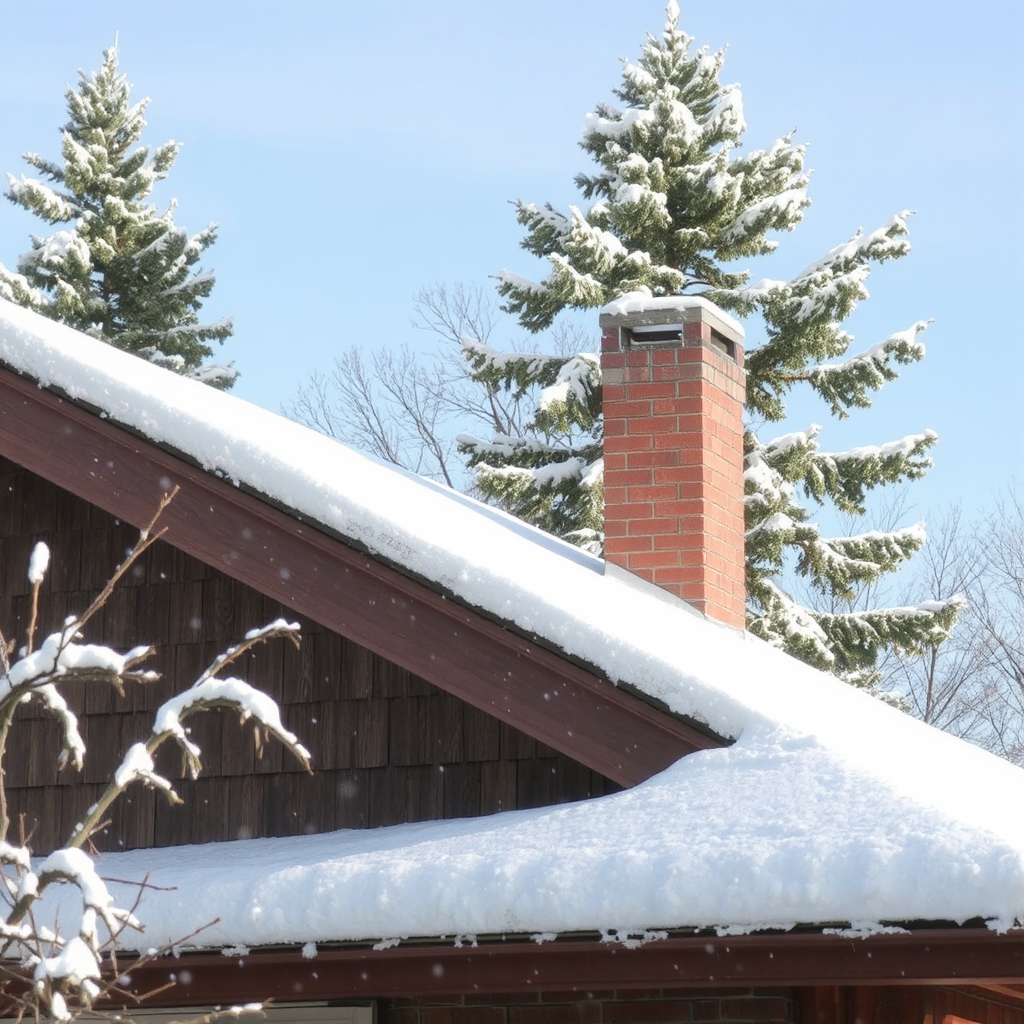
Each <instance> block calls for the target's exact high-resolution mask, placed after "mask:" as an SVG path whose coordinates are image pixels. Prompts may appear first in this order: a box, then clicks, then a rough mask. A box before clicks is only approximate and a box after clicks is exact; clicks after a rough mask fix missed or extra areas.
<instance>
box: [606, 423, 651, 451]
mask: <svg viewBox="0 0 1024 1024" xmlns="http://www.w3.org/2000/svg"><path fill="white" fill-rule="evenodd" d="M604 447H605V451H607V450H608V449H609V447H611V450H612V451H618V452H642V451H646V450H647V449H649V448H653V447H654V442H653V441H652V440H651V438H649V437H644V435H643V434H627V435H626V436H625V437H608V431H607V428H606V430H605V439H604Z"/></svg>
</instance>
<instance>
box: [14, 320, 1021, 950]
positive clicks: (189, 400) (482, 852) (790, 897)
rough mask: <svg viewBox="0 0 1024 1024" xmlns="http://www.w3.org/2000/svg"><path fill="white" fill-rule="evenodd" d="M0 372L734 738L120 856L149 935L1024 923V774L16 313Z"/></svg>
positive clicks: (612, 579) (383, 474)
mask: <svg viewBox="0 0 1024 1024" xmlns="http://www.w3.org/2000/svg"><path fill="white" fill-rule="evenodd" d="M0 363H3V364H4V365H6V366H9V367H11V368H12V369H14V370H16V371H18V372H20V373H22V374H25V375H27V376H28V377H30V378H32V379H33V380H36V381H38V382H39V384H40V385H41V386H53V387H56V388H59V389H60V390H61V391H63V392H64V393H66V394H67V395H69V396H70V397H71V398H73V399H75V400H78V401H80V402H82V403H85V404H87V405H89V406H91V407H93V408H96V409H98V410H99V411H100V412H101V414H102V415H104V416H106V417H108V418H109V419H110V420H112V421H115V422H118V423H121V424H124V425H126V426H129V427H130V428H131V429H133V430H134V431H137V432H138V433H140V434H142V435H144V436H145V437H148V438H151V439H152V440H153V441H155V442H159V443H161V444H164V445H169V446H171V447H172V448H175V449H177V450H179V451H181V452H183V453H186V454H188V455H189V456H191V457H192V458H194V459H195V460H197V461H198V462H199V463H200V464H201V465H203V466H204V467H206V468H207V469H208V470H210V471H216V472H218V473H220V474H223V475H226V476H227V477H228V478H230V479H233V480H236V481H238V482H240V483H244V484H245V485H246V486H248V487H249V488H252V489H253V490H255V491H257V492H259V493H261V494H263V495H266V496H267V497H268V498H270V499H272V500H274V501H276V502H280V503H282V504H285V505H287V506H289V507H291V508H293V509H295V510H296V511H297V512H299V513H301V514H302V515H303V516H304V517H306V518H308V519H311V520H314V521H316V522H319V523H321V524H323V525H324V526H326V527H328V528H329V529H330V530H331V531H334V532H337V533H339V534H341V535H342V536H345V537H349V538H352V539H353V540H355V541H357V542H358V543H360V544H362V545H365V547H366V548H367V549H369V550H370V551H371V552H373V553H375V554H377V555H379V556H380V557H381V558H383V559H386V560H387V561H389V562H391V563H393V564H397V565H399V566H402V567H404V568H405V569H406V570H407V571H409V572H411V573H413V574H415V575H417V576H420V577H422V578H426V579H429V580H433V581H436V582H437V583H438V584H439V585H441V586H443V587H444V588H445V589H446V590H448V591H449V592H450V593H452V594H454V595H456V596H457V597H458V598H459V599H460V600H461V601H463V602H465V603H466V604H467V605H470V606H473V607H477V608H480V609H483V610H485V611H486V612H487V613H488V614H490V615H493V616H496V617H498V618H500V619H502V620H504V621H507V622H510V623H514V624H515V625H516V626H518V627H519V628H521V629H523V630H524V631H527V632H529V633H535V634H538V635H540V636H541V637H543V638H545V639H546V640H547V641H548V642H549V643H550V644H551V645H553V646H555V647H557V648H559V649H561V650H563V651H565V652H566V654H567V655H570V656H572V657H575V658H580V659H583V660H584V661H586V662H588V663H589V664H591V665H594V666H596V667H597V668H598V669H599V670H601V671H602V672H604V673H606V674H607V676H608V677H609V678H610V679H612V680H616V681H623V682H626V683H628V684H630V685H631V686H633V687H635V688H637V689H638V690H640V691H642V692H644V693H646V694H648V695H649V696H650V697H652V698H655V699H657V700H660V701H663V702H664V703H665V704H666V705H667V706H668V707H669V708H670V709H672V710H673V711H676V712H678V713H680V714H683V715H687V716H691V717H693V718H697V719H700V720H702V721H704V722H706V723H707V724H708V725H709V726H710V727H711V729H712V730H714V731H715V732H717V733H719V734H720V735H726V736H733V737H736V742H735V744H734V745H733V746H731V747H729V748H725V749H716V750H709V751H702V752H699V753H695V754H691V755H689V756H688V757H686V758H684V759H683V760H681V761H680V762H678V763H677V764H676V765H674V766H673V767H671V768H670V769H668V770H667V771H665V772H663V773H662V774H661V775H658V776H656V777H655V778H652V779H651V780H649V781H648V782H646V783H643V784H641V785H639V786H637V787H635V788H634V789H632V790H629V791H627V792H623V793H619V794H616V795H614V796H608V797H603V798H600V799H597V800H592V801H587V802H585V803H581V804H575V805H567V806H561V807H555V808H546V809H540V810H532V811H516V812H508V813H504V814H499V815H495V816H492V817H487V818H482V819H473V820H463V821H447V822H436V823H429V824H415V825H402V826H394V827H390V828H385V829H378V830H373V831H369V832H366V831H348V832H339V833H333V834H330V835H323V836H308V837H302V838H295V839H265V840H248V841H239V842H237V843H231V844H212V845H210V846H206V847H193V848H189V849H187V850H183V849H181V848H175V849H170V850H165V851H137V852H133V853H126V854H117V855H107V856H105V857H104V858H103V861H102V863H101V870H102V871H103V872H104V873H105V874H109V875H112V876H117V877H119V878H125V877H136V876H137V877H139V878H141V877H142V876H143V875H144V874H145V873H146V872H147V871H149V872H151V879H150V880H151V882H153V883H154V884H155V885H158V886H166V885H171V884H177V885H179V886H180V889H179V890H178V892H165V891H157V890H147V891H146V893H145V894H144V896H143V902H142V905H141V907H140V910H139V916H140V917H142V918H143V919H144V920H145V921H147V922H148V929H149V935H148V938H147V942H150V941H152V942H153V943H157V942H159V941H161V940H163V939H166V938H169V937H170V938H173V937H177V936H181V935H184V934H188V933H189V932H190V931H192V930H193V928H195V927H197V926H199V925H201V924H203V923H205V922H206V921H207V920H208V919H209V918H210V917H211V916H212V914H213V913H216V914H219V915H220V917H221V922H220V923H219V924H218V925H216V926H214V927H213V928H211V929H210V930H209V931H207V932H204V933H203V935H202V937H201V939H199V940H198V941H201V942H202V943H203V944H206V945H214V946H216V945H236V944H244V945H257V944H264V943H282V942H299V941H301V942H308V941H312V942H318V941H331V940H346V939H359V940H366V939H369V940H381V939H389V938H399V937H406V936H420V937H436V936H439V935H449V936H451V935H457V934H479V933H490V932H510V931H514V932H521V933H559V932H572V931H580V930H594V929H601V930H609V929H629V930H632V931H634V932H635V931H643V930H651V929H668V928H678V927H687V926H709V927H711V926H716V927H720V928H723V929H728V930H734V931H744V930H751V929H755V928H760V927H765V926H771V927H780V928H784V927H788V926H790V925H792V924H795V923H803V924H832V923H837V922H838V923H867V924H877V923H878V922H893V921H895V922H898V921H914V920H953V921H963V920H968V919H972V918H976V917H981V918H984V919H986V920H988V921H989V922H991V923H992V924H993V925H994V926H998V927H1009V926H1011V925H1012V924H1013V923H1014V921H1015V920H1018V919H1021V920H1024V816H1022V815H1021V814H1020V813H1019V808H1020V807H1021V806H1022V805H1024V772H1022V771H1021V770H1020V769H1018V768H1015V767H1013V766H1011V765H1010V764H1008V763H1006V762H1004V761H1002V760H1000V759H998V758H996V757H994V756H992V755H990V754H987V753H985V752H983V751H981V750H978V749H976V748H974V747H972V746H970V745H968V744H966V743H963V742H961V741H960V740H957V739H955V738H953V737H951V736H949V735H946V734H944V733H941V732H939V731H937V730H935V729H932V728H930V727H928V726H925V725H923V724H921V723H919V722H917V721H914V720H913V719H911V718H909V717H908V716H906V715H904V714H902V713H900V712H898V711H895V710H893V709H891V708H889V707H887V706H886V705H884V704H882V703H880V702H878V701H876V700H874V699H873V698H871V697H869V696H866V695H865V694H863V693H861V692H858V691H856V690H854V689H852V688H851V687H849V686H846V685H845V684H843V683H841V682H839V681H838V680H836V679H835V678H833V677H831V676H828V675H824V674H822V673H820V672H818V671H816V670H814V669H811V668H809V667H808V666H806V665H803V664H802V663H800V662H797V661H795V660H793V659H792V658H790V657H788V656H787V655H785V654H782V653H780V652H779V651H777V650H775V649H773V648H771V647H769V646H768V645H766V644H764V643H763V642H761V641H759V640H757V639H755V638H752V637H749V636H745V635H743V634H741V633H738V632H735V631H732V630H729V629H726V628H723V627H720V626H717V625H715V624H714V623H711V622H708V621H706V620H704V619H703V618H701V617H700V616H697V615H693V614H689V613H687V611H686V609H684V608H683V607H682V606H680V605H679V603H678V602H676V601H674V600H673V599H670V598H665V597H664V596H663V595H657V596H656V595H652V594H651V593H650V592H649V591H648V590H647V589H646V588H643V587H640V588H637V587H634V586H631V585H630V584H629V582H628V580H625V579H623V576H622V574H621V573H607V574H606V573H604V572H603V571H602V569H603V566H602V563H601V562H600V561H599V560H596V559H593V558H590V557H588V556H586V555H583V554H581V553H580V552H578V551H576V550H575V549H571V548H569V547H568V546H566V545H563V544H561V543H560V542H558V541H556V540H553V539H552V538H550V537H547V536H545V535H543V534H541V533H538V532H537V531H535V530H532V529H531V528H529V527H526V526H523V525H522V524H520V523H517V522H515V521H513V520H510V519H509V518H508V517H506V516H503V515H501V514H500V513H496V512H495V511H494V510H492V509H487V508H485V507H484V506H482V505H480V504H478V503H476V502H474V501H472V500H471V499H469V498H466V497H464V496H462V495H458V494H455V493H453V492H451V491H449V490H446V489H444V488H441V487H438V486H436V485H434V484H432V483H430V482H428V481H425V480H422V479H420V478H418V477H415V476H412V475H410V474H408V473H404V472H402V471H399V470H396V469H394V468H392V467H389V466H383V465H380V464H378V463H376V462H374V461H372V460H370V459H367V458H365V457H364V456H362V455H360V454H358V453H356V452H353V451H351V450H349V449H347V448H345V447H344V446H342V445H340V444H338V443H336V442H334V441H332V440H329V439H328V438H325V437H322V436H320V435H318V434H316V433H313V432H311V431H309V430H307V429H306V428H304V427H301V426H299V425H297V424H295V423H292V422H290V421H288V420H286V419H283V418H282V417H280V416H277V415H275V414H273V413H270V412H267V411H266V410H263V409H259V408H256V407H254V406H252V405H250V404H248V403H246V402H244V401H242V400H240V399H238V398H235V397H233V396H231V395H227V394H222V393H219V392H214V391H212V390H211V389H209V388H206V387H204V386H203V385H201V384H198V383H195V382H191V381H188V380H185V379H183V378H180V377H177V376H174V375H173V374H171V373H169V372H168V371H165V370H162V369H160V368H157V367H154V366H152V365H150V364H148V363H146V362H144V361H143V360H141V359H138V358H136V357H134V356H130V355H126V354H124V353H122V352H119V351H117V350H115V349H113V348H110V347H108V346H106V345H104V344H102V343H99V342H96V341H93V340H91V339H89V338H86V337H84V336H82V335H80V334H78V333H76V332H74V331H71V330H69V329H67V328H65V327H62V326H60V325H57V324H54V323H52V322H50V321H47V320H44V319H42V318H39V317H37V316H35V315H34V314H32V313H29V312H26V311H24V310H22V309H19V308H17V307H15V306H12V305H10V304H8V303H5V302H0ZM303 738H305V739H307V740H308V738H306V737H303ZM129 902H131V900H130V899H129Z"/></svg>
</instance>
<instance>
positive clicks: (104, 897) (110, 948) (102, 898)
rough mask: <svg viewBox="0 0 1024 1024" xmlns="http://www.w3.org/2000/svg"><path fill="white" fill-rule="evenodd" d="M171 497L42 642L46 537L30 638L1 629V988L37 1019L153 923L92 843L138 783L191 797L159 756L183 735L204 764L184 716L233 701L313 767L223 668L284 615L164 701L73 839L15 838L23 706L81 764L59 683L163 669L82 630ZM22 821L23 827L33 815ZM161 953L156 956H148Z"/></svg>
mask: <svg viewBox="0 0 1024 1024" xmlns="http://www.w3.org/2000/svg"><path fill="white" fill-rule="evenodd" d="M172 498H173V494H171V495H167V496H165V497H164V499H163V501H162V502H161V504H160V508H159V510H158V511H157V514H156V515H155V516H154V517H153V520H152V521H151V522H150V523H149V525H148V526H147V527H146V528H145V529H143V530H142V532H141V534H140V537H139V540H138V542H137V543H136V544H135V546H134V547H133V548H132V550H131V551H130V552H129V554H128V556H127V558H126V559H125V561H124V562H123V563H122V564H121V565H120V566H119V567H118V569H117V571H116V572H115V573H114V575H113V576H112V577H111V579H110V581H109V582H108V583H107V585H106V586H105V587H104V588H103V590H102V591H101V592H100V594H99V595H98V596H97V597H96V599H95V600H94V601H93V602H92V603H91V604H90V605H89V607H88V608H87V609H86V610H85V611H84V612H82V613H80V614H78V615H73V616H71V617H69V618H68V619H67V620H66V621H65V622H64V623H63V625H61V626H60V628H59V629H58V630H57V631H56V632H54V633H51V634H50V635H48V636H46V637H45V638H44V639H43V640H42V641H41V642H40V643H39V644H38V646H37V645H36V631H37V619H38V614H37V613H38V607H39V591H40V587H41V585H42V583H43V580H44V578H45V574H46V571H47V569H48V566H49V558H50V553H49V550H48V548H47V547H46V545H45V544H43V543H41V542H40V543H38V544H37V545H36V546H35V548H34V549H33V552H32V555H31V558H30V560H29V569H28V580H29V584H30V592H29V602H30V609H29V622H28V626H27V629H26V633H25V637H24V644H23V646H22V647H21V648H20V649H18V650H17V652H16V647H17V643H16V641H14V640H13V639H12V640H7V639H5V638H4V637H3V635H2V634H0V953H2V957H3V965H2V966H0V994H2V996H3V998H5V999H6V1000H8V1001H9V1002H10V1003H11V1004H13V1005H14V1007H16V1008H17V1009H18V1010H19V1011H20V1012H22V1013H27V1014H28V1016H29V1017H38V1016H40V1015H41V1016H48V1017H52V1018H54V1019H56V1020H58V1021H67V1020H71V1019H73V1018H75V1017H77V1016H78V1015H79V1014H80V1013H81V1012H82V1011H83V1010H85V1009H88V1008H89V1007H91V1006H92V1005H93V1004H94V1003H95V1002H96V1001H97V1000H100V999H102V998H103V997H104V996H106V995H108V994H110V993H111V992H113V991H114V986H116V985H117V981H118V978H119V977H120V976H121V974H122V969H120V968H119V967H118V964H117V960H116V957H115V953H114V947H115V943H116V940H117V937H118V936H119V935H120V934H121V932H122V931H123V930H124V929H126V928H129V929H138V930H139V931H142V929H143V925H142V922H140V921H139V920H138V918H137V917H136V916H135V913H134V909H135V908H133V907H129V908H126V907H120V906H118V905H117V904H116V902H115V901H114V899H113V897H112V896H111V895H110V893H109V891H108V889H107V886H106V884H105V883H104V881H103V879H102V878H101V877H100V876H99V875H98V874H97V872H96V869H95V867H94V865H93V861H92V858H91V857H90V856H89V854H88V853H87V852H86V847H87V846H88V845H89V840H90V838H91V837H92V836H93V835H95V834H96V833H97V832H98V831H99V830H101V829H102V828H103V827H105V823H106V820H107V812H108V811H109V809H110V807H111V805H112V804H113V803H114V802H115V801H116V800H118V798H120V797H121V796H122V795H123V794H124V792H125V791H126V790H127V789H128V787H129V786H131V785H132V784H134V783H142V784H143V785H144V786H147V787H149V788H152V789H156V790H160V791H161V792H163V793H164V795H165V796H166V798H167V799H168V800H169V801H170V802H171V803H180V802H181V800H180V798H179V797H178V795H177V794H176V793H175V792H174V789H173V787H172V785H171V783H170V781H169V780H168V779H166V778H164V777H163V776H162V775H160V774H159V773H158V772H157V770H156V767H155V764H154V761H153V755H154V754H155V753H156V751H157V750H158V749H159V748H160V747H161V746H162V745H163V744H164V743H165V742H167V741H168V740H170V741H173V742H174V743H175V744H176V745H177V746H178V747H179V748H180V750H181V752H182V755H183V758H184V761H185V764H186V766H187V768H188V771H189V773H190V775H191V777H192V778H195V777H196V776H197V775H198V774H199V771H200V770H201V767H202V761H201V758H202V751H201V750H200V749H199V748H198V747H197V746H196V744H195V743H194V742H193V741H192V739H191V738H190V737H189V734H188V731H187V730H186V728H185V727H184V724H183V723H184V722H185V721H186V720H187V719H188V718H189V717H190V716H191V715H193V714H196V713H199V712H202V711H208V710H210V709H212V708H231V709H233V710H235V711H236V712H237V713H238V714H239V716H240V718H241V721H242V722H247V721H248V722H251V723H252V724H253V725H254V727H255V729H256V737H257V749H258V750H259V749H261V747H262V742H263V740H264V739H265V738H266V737H268V736H275V737H276V738H277V739H278V740H280V741H281V742H282V743H283V744H284V745H285V746H286V747H287V748H288V749H289V750H291V752H292V753H293V754H294V756H295V757H296V758H297V759H298V761H299V762H300V763H301V764H302V765H303V767H305V768H306V769H307V770H308V769H309V751H308V750H306V748H305V747H303V746H302V744H301V743H300V742H299V741H298V739H297V737H296V736H295V735H294V734H293V733H291V732H289V731H288V730H287V729H285V728H284V726H283V725H282V724H281V717H280V713H279V711H278V707H277V705H276V704H275V703H274V701H273V700H271V699H270V698H269V697H268V696H267V695H266V694H264V693H262V692H260V691H258V690H256V689H254V688H253V687H251V686H250V685H249V684H248V683H246V682H244V681H243V680H241V679H236V678H232V677H230V676H226V677H225V676H222V675H221V674H220V673H222V672H223V671H224V670H225V669H227V668H228V667H229V666H231V665H232V663H233V662H235V661H236V660H237V659H238V658H239V657H241V656H242V655H243V654H244V653H245V652H247V651H248V650H249V649H250V648H252V647H253V646H254V645H256V644H260V643H263V642H265V641H267V640H270V639H273V638H277V637H284V638H288V639H290V640H291V641H292V642H293V643H295V644H298V636H297V633H298V628H299V627H298V625H296V624H293V623H288V622H286V621H284V620H283V619H282V620H278V621H276V622H272V623H270V624H269V625H267V626H264V627H263V628H261V629H254V630H252V631H250V632H249V633H248V634H247V635H246V636H245V638H244V639H243V640H242V642H241V643H239V644H238V645H237V646H234V647H231V648H229V649H228V650H227V651H225V652H224V653H223V654H221V655H219V656H218V657H217V658H216V659H215V660H214V661H213V663H212V664H211V665H210V666H209V668H207V669H206V670H205V671H204V672H203V673H202V674H201V675H200V676H199V678H198V679H197V680H196V682H195V683H194V684H193V685H192V686H191V687H190V688H188V689H186V690H185V691H183V692H182V693H180V694H178V695H177V696H175V697H172V698H171V699H170V700H168V701H166V702H165V703H164V704H163V705H162V706H161V707H160V708H159V709H158V710H157V712H156V715H155V718H154V724H153V728H152V731H151V733H150V735H149V737H148V738H147V739H146V740H145V741H140V742H138V743H135V744H133V745H132V746H131V747H130V748H129V749H128V751H127V753H126V754H125V755H124V758H123V760H122V762H121V765H120V766H119V767H118V768H117V770H116V771H115V772H114V775H113V777H112V778H111V780H110V781H109V783H108V784H107V786H106V788H105V789H104V790H103V792H102V794H101V795H100V797H99V799H98V800H97V801H96V802H95V803H94V804H93V805H92V806H91V807H88V808H82V816H81V818H80V819H79V820H78V823H77V824H76V825H75V826H74V828H73V829H72V830H71V833H70V834H69V835H68V836H67V838H66V840H65V845H64V846H63V848H61V849H58V850H55V851H54V852H52V853H50V854H49V855H48V856H47V857H45V858H44V859H43V860H41V861H34V860H33V859H32V857H31V849H30V845H29V844H30V842H31V840H30V839H26V837H25V836H24V834H22V835H21V836H20V837H19V839H18V841H17V842H15V841H13V840H12V838H11V831H12V822H11V821H10V816H9V812H8V802H7V792H6V787H5V785H4V784H3V760H4V757H5V755H6V752H7V738H8V736H9V734H10V732H11V730H12V729H16V728H17V727H18V722H17V721H16V720H15V711H16V710H17V708H18V707H20V706H21V705H24V704H36V705H37V706H39V707H40V708H42V709H43V710H44V711H45V712H47V713H49V714H51V715H53V716H54V717H56V718H57V720H58V721H59V723H60V725H61V733H62V748H61V750H60V751H59V752H57V760H58V763H59V765H60V766H61V767H63V766H65V765H70V766H71V767H72V768H75V769H81V768H82V765H83V760H84V758H85V756H86V749H85V744H84V743H83V741H82V737H81V735H80V733H79V730H78V720H77V718H76V716H75V714H74V712H73V711H72V710H71V709H70V708H69V707H68V705H67V702H66V701H65V700H64V698H63V696H62V695H61V692H60V690H61V688H62V687H63V686H64V685H66V684H68V683H70V682H75V681H78V682H84V683H86V684H87V685H89V686H103V685H109V686H113V687H114V688H115V689H116V690H117V691H118V693H119V694H121V695H123V694H124V686H125V684H126V683H138V684H145V683H148V682H153V681H155V680H156V679H157V678H158V676H157V673H155V672H152V671H147V670H145V669H143V668H141V667H140V666H141V664H142V662H144V661H145V660H146V659H147V658H148V657H149V656H151V655H152V654H153V653H154V650H153V648H151V647H136V648H133V649H132V650H130V651H128V652H126V653H123V654H122V653H119V652H117V651H115V650H113V649H111V648H109V647H106V646H103V645H100V644H88V643H85V642H83V640H82V633H83V630H84V629H85V627H86V625H87V624H88V622H89V621H90V620H91V619H92V618H93V617H94V616H95V615H96V614H97V613H98V612H99V611H101V610H102V608H103V607H104V605H105V604H106V602H107V600H108V598H109V597H110V594H111V592H112V591H113V588H114V586H115V585H116V584H117V582H118V581H119V580H120V579H121V578H122V577H123V576H124V574H125V573H126V572H127V571H128V570H129V569H130V568H131V566H132V565H133V564H134V563H135V562H136V561H137V560H138V558H139V557H140V556H141V555H142V554H143V553H144V552H145V551H146V549H147V548H149V547H150V546H151V545H152V544H153V543H154V542H155V541H156V540H157V539H159V537H160V536H161V535H162V533H163V531H162V530H160V531H154V526H155V524H156V521H157V518H158V517H159V515H160V512H162V510H163V509H164V508H165V507H166V505H167V504H168V502H169V501H170V500H171V499H172ZM20 830H21V832H22V833H23V831H24V828H23V825H22V826H21V827H20ZM57 885H67V886H72V887H74V888H75V889H77V891H78V899H77V900H76V905H77V906H78V910H77V911H76V913H75V914H74V915H73V918H72V919H71V920H70V921H69V920H67V919H66V917H65V919H64V920H59V919H58V920H55V921H54V922H52V923H51V924H49V925H47V924H44V923H43V921H42V916H43V915H41V914H40V913H39V906H38V905H39V901H40V900H41V899H42V898H43V897H44V896H45V894H46V892H47V890H48V889H50V888H52V887H53V886H57ZM65 906H66V904H65ZM65 913H66V911H65ZM182 938H184V936H182ZM154 955H156V953H155V952H153V953H150V954H147V957H146V958H144V959H148V958H150V957H151V956H154ZM116 992H117V996H118V1000H119V1002H122V1003H123V1000H124V999H125V998H126V990H125V989H124V988H123V987H121V986H117V988H116Z"/></svg>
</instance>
